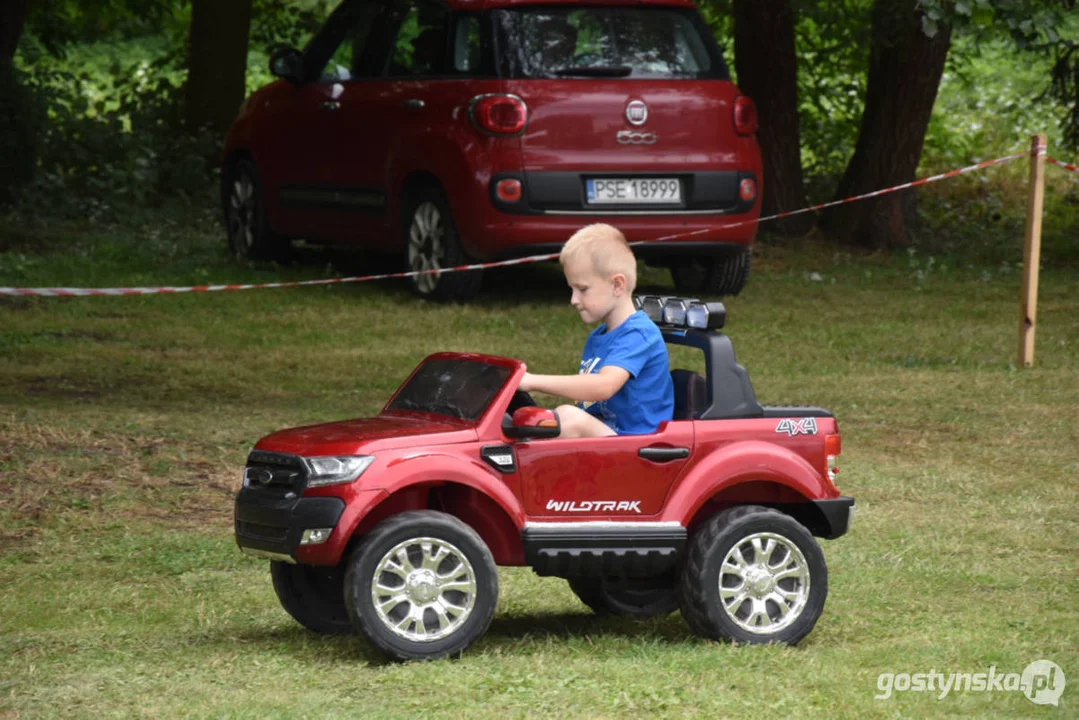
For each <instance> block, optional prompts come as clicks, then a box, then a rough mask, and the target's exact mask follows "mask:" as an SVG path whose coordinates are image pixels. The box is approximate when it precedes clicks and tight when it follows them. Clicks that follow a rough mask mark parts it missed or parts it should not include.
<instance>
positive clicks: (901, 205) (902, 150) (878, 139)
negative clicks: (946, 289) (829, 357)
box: [821, 0, 951, 249]
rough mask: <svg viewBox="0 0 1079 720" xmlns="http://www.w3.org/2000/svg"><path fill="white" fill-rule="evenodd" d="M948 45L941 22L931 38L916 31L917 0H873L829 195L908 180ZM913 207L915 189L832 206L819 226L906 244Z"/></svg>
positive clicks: (861, 239)
mask: <svg viewBox="0 0 1079 720" xmlns="http://www.w3.org/2000/svg"><path fill="white" fill-rule="evenodd" d="M950 44H951V28H950V27H948V26H942V27H940V28H939V30H938V32H937V34H936V35H935V36H934V37H932V38H930V37H927V36H926V35H925V33H924V32H923V31H922V14H921V12H919V11H918V2H917V0H877V2H876V5H875V7H874V9H873V49H872V52H871V54H870V58H869V79H868V84H867V87H866V98H865V110H864V111H863V112H862V125H861V129H860V130H859V132H858V143H857V145H856V146H855V150H854V156H853V157H852V158H851V160H850V164H849V165H847V170H846V172H845V173H844V174H843V179H842V180H841V181H840V183H839V188H838V189H837V191H836V199H842V198H846V197H850V196H852V195H860V194H862V193H867V192H871V191H873V190H880V189H882V188H885V187H891V186H893V185H899V184H902V183H905V182H910V181H911V180H913V179H914V173H915V172H916V170H917V169H918V160H919V158H921V155H922V144H923V143H924V142H925V133H926V130H927V129H928V127H929V117H930V115H931V114H932V112H933V103H934V102H935V101H936V98H937V90H938V89H939V87H940V77H941V75H942V74H943V72H944V61H945V59H946V58H947V56H948V48H949V46H950ZM913 207H914V190H913V189H912V190H904V191H902V192H894V193H889V194H887V195H884V196H881V197H879V198H871V199H868V200H858V201H856V202H853V203H850V204H846V205H840V206H838V207H835V208H832V209H830V210H829V211H827V212H826V213H825V215H824V216H823V217H822V218H821V225H822V226H823V227H824V229H825V230H826V231H828V233H829V234H830V235H832V236H833V237H835V238H836V239H837V240H839V241H840V242H845V243H848V244H855V245H861V246H863V247H868V248H874V249H880V248H889V247H905V246H907V245H909V244H910V236H909V235H908V234H907V227H906V222H905V217H906V216H907V215H908V214H909V213H911V212H912V210H913Z"/></svg>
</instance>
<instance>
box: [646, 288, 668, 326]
mask: <svg viewBox="0 0 1079 720" xmlns="http://www.w3.org/2000/svg"><path fill="white" fill-rule="evenodd" d="M666 302H667V298H665V297H660V296H658V295H645V296H644V297H642V298H641V310H644V314H645V315H647V316H648V319H649V320H651V321H652V322H654V323H659V322H663V305H664V304H665V303H666Z"/></svg>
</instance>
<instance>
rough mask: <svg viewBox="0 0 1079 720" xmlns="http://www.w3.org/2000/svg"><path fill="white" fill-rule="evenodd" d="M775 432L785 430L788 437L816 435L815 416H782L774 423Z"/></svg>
mask: <svg viewBox="0 0 1079 720" xmlns="http://www.w3.org/2000/svg"><path fill="white" fill-rule="evenodd" d="M776 432H777V433H782V432H785V433H787V435H788V436H789V437H794V436H795V435H816V434H817V419H816V418H811V417H807V418H784V419H783V420H780V421H779V424H778V425H776Z"/></svg>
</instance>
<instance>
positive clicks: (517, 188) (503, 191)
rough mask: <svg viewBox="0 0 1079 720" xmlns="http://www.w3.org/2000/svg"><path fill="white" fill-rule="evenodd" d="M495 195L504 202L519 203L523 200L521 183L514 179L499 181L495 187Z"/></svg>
mask: <svg viewBox="0 0 1079 720" xmlns="http://www.w3.org/2000/svg"><path fill="white" fill-rule="evenodd" d="M495 195H498V199H499V200H501V201H502V202H508V203H514V202H517V201H518V200H520V199H521V181H520V180H516V179H514V178H507V179H505V180H499V181H498V184H497V185H495Z"/></svg>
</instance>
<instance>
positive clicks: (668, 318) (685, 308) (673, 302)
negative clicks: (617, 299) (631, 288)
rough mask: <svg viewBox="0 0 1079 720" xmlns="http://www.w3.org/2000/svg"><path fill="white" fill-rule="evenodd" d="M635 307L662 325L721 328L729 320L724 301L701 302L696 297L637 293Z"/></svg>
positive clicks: (698, 328)
mask: <svg viewBox="0 0 1079 720" xmlns="http://www.w3.org/2000/svg"><path fill="white" fill-rule="evenodd" d="M633 307H635V308H637V309H638V310H643V311H644V313H645V314H646V315H647V316H648V318H649V319H650V320H651V321H652V322H654V323H655V324H656V325H659V326H660V327H668V328H689V329H692V330H719V329H720V328H721V327H723V325H724V323H726V321H727V308H726V307H724V305H723V303H721V302H701V301H700V300H698V299H696V298H680V297H667V296H666V295H635V296H634V298H633Z"/></svg>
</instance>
